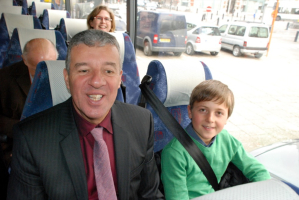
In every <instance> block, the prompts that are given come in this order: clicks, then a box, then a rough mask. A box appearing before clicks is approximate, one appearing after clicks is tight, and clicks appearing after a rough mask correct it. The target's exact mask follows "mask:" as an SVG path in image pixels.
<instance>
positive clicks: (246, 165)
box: [232, 145, 271, 182]
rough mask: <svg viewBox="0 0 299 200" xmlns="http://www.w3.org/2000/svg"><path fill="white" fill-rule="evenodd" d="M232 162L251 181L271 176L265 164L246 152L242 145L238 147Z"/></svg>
mask: <svg viewBox="0 0 299 200" xmlns="http://www.w3.org/2000/svg"><path fill="white" fill-rule="evenodd" d="M232 162H233V163H234V164H235V165H236V166H237V167H238V168H239V169H240V170H241V171H242V172H243V174H244V175H245V176H246V177H247V178H248V179H249V180H250V181H252V182H257V181H264V180H268V179H270V178H271V176H270V174H269V172H268V171H267V169H266V168H265V166H264V165H263V164H262V163H260V162H259V161H258V160H257V159H256V158H255V157H253V156H252V155H251V154H249V153H247V152H246V151H245V149H244V147H243V145H241V146H240V147H239V148H238V151H237V152H236V154H235V155H234V157H233V159H232Z"/></svg>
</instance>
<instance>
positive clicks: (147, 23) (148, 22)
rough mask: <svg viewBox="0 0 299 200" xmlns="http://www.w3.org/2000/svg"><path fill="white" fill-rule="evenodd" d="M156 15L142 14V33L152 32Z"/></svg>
mask: <svg viewBox="0 0 299 200" xmlns="http://www.w3.org/2000/svg"><path fill="white" fill-rule="evenodd" d="M154 17H155V16H154V15H153V14H151V13H146V12H141V13H140V29H141V30H142V31H151V27H152V22H153V21H154Z"/></svg>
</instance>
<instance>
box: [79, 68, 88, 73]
mask: <svg viewBox="0 0 299 200" xmlns="http://www.w3.org/2000/svg"><path fill="white" fill-rule="evenodd" d="M79 72H81V73H86V72H87V70H86V69H81V70H79Z"/></svg>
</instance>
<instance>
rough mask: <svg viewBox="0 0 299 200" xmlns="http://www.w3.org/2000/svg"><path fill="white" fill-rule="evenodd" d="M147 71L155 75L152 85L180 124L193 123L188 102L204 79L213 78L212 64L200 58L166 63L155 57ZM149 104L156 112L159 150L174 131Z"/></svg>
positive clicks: (156, 137)
mask: <svg viewBox="0 0 299 200" xmlns="http://www.w3.org/2000/svg"><path fill="white" fill-rule="evenodd" d="M164 64H165V63H164ZM147 75H150V76H151V77H152V81H151V83H150V88H151V89H152V90H153V92H154V93H155V94H156V95H157V97H158V98H159V100H160V101H161V102H162V103H163V104H164V106H165V107H166V108H167V109H168V111H169V112H170V113H171V114H172V115H173V116H174V117H175V119H176V120H177V121H178V122H179V123H180V125H181V126H182V127H183V128H185V127H186V126H187V125H188V124H189V123H190V119H189V117H188V110H187V105H188V104H189V99H190V96H191V92H192V90H193V88H194V87H195V86H196V85H198V84H199V83H200V82H202V81H204V80H208V79H212V74H211V72H210V70H209V68H208V67H207V66H206V65H205V64H204V63H203V62H200V61H198V63H196V64H194V65H186V64H184V63H183V62H182V63H177V64H176V65H173V64H169V65H165V66H163V64H162V63H161V62H160V61H158V60H154V61H152V62H150V64H149V66H148V70H147ZM146 108H147V109H149V110H150V111H151V112H152V114H153V118H154V136H155V144H154V151H155V152H158V151H160V150H162V149H163V148H164V146H165V145H166V144H167V143H168V142H169V141H170V140H171V139H172V138H173V135H172V133H171V132H170V131H169V130H168V129H167V128H166V126H165V125H164V124H163V122H162V121H161V120H160V118H159V117H158V115H157V114H156V113H155V111H154V110H153V108H152V107H151V106H150V105H148V104H147V105H146Z"/></svg>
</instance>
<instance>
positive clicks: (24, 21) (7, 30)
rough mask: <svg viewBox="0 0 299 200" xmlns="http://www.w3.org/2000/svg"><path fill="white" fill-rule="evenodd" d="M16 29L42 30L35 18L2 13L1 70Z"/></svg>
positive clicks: (0, 21) (0, 26) (0, 39)
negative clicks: (4, 56)
mask: <svg viewBox="0 0 299 200" xmlns="http://www.w3.org/2000/svg"><path fill="white" fill-rule="evenodd" d="M15 28H28V29H41V24H40V22H39V20H38V19H37V18H36V17H35V16H30V15H17V14H10V13H2V15H1V19H0V44H1V45H0V69H1V68H2V64H3V57H2V54H3V55H4V54H5V52H6V51H7V48H8V45H9V42H10V38H11V36H12V33H13V30H14V29H15Z"/></svg>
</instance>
